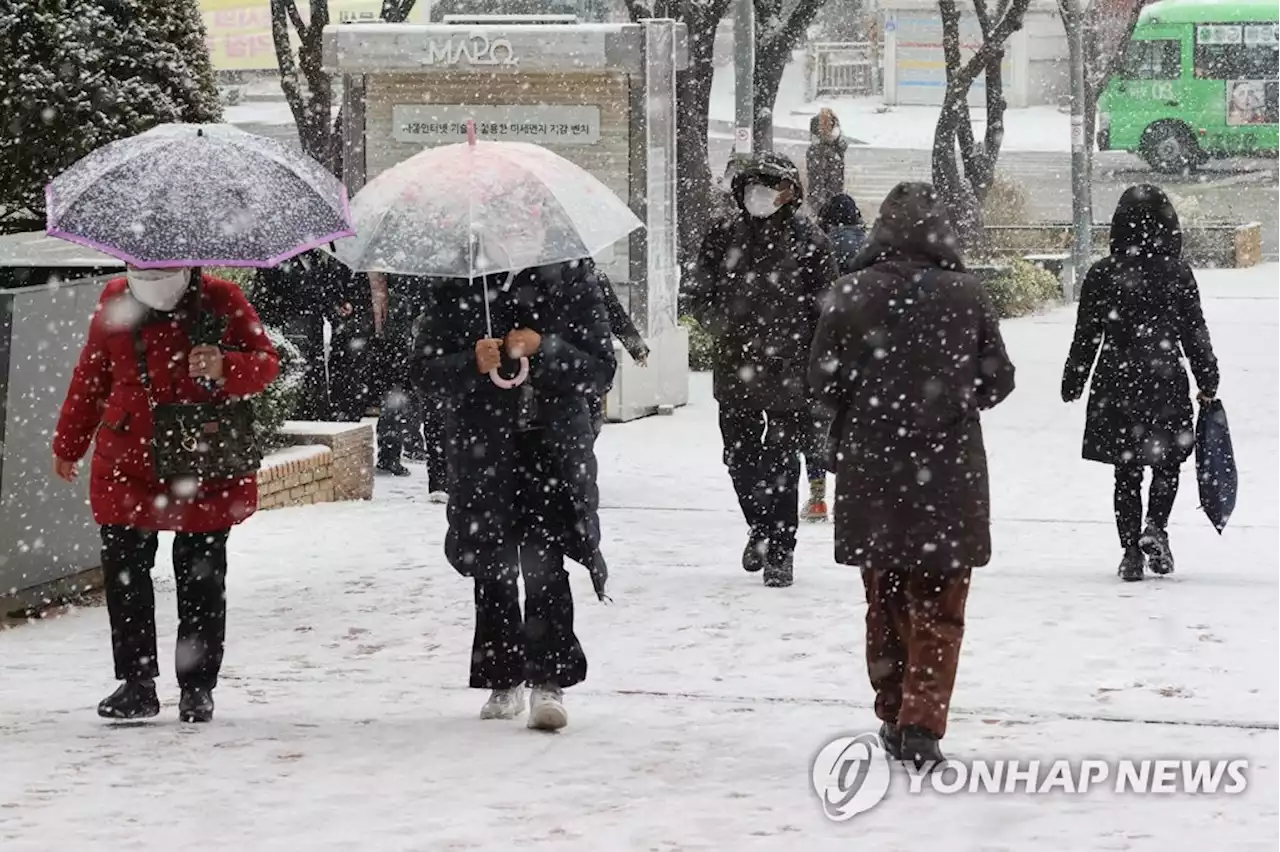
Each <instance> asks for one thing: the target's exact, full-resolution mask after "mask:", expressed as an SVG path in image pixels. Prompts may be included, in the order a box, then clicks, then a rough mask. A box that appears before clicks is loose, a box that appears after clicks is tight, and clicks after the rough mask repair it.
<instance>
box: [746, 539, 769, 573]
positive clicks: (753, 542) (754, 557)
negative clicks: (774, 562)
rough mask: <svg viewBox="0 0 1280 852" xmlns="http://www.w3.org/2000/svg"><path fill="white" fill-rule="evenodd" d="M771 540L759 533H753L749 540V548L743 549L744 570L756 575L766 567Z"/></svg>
mask: <svg viewBox="0 0 1280 852" xmlns="http://www.w3.org/2000/svg"><path fill="white" fill-rule="evenodd" d="M768 555H769V539H767V538H765V537H764V536H762V535H760V534H759V533H754V532H753V533H752V534H751V538H749V539H747V546H746V547H744V548H743V549H742V570H743V571H746V572H747V573H749V574H754V573H756V572H757V571H759V570H760V569H761V568H763V567H764V565H765V563H766V562H767V561H768Z"/></svg>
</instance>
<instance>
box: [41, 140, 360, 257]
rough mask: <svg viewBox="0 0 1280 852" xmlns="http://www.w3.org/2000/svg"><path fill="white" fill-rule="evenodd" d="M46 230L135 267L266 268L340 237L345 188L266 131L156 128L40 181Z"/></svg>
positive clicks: (347, 224) (345, 231)
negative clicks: (258, 133)
mask: <svg viewBox="0 0 1280 852" xmlns="http://www.w3.org/2000/svg"><path fill="white" fill-rule="evenodd" d="M45 201H46V207H47V225H46V230H47V231H48V233H49V235H50V236H54V237H59V238H61V239H64V240H67V241H69V242H73V243H79V244H80V245H84V246H88V247H89V248H93V249H97V250H98V251H102V252H105V253H106V254H109V255H112V256H113V257H118V258H120V259H121V260H123V261H125V262H127V263H131V264H133V265H135V266H138V267H141V268H144V269H145V268H154V267H163V266H175V265H180V266H202V265H208V266H275V265H276V264H278V263H280V262H281V261H284V260H287V259H288V258H290V257H293V256H294V255H296V254H300V253H302V252H304V251H308V250H310V249H313V248H316V247H318V246H321V245H324V244H325V243H329V242H332V241H334V240H336V239H339V238H341V237H346V236H350V235H351V234H352V233H353V231H352V230H351V219H350V212H349V210H348V205H347V194H346V189H345V188H344V187H343V186H342V183H341V182H340V181H339V180H338V179H337V178H335V177H334V176H333V175H331V174H329V172H328V171H326V170H325V168H324V167H323V166H321V165H320V164H319V163H317V162H316V161H315V160H313V159H311V158H310V157H308V156H306V155H305V154H303V153H301V152H299V151H294V150H292V149H290V148H288V147H286V146H285V145H283V144H281V143H279V142H276V141H275V140H273V139H267V138H265V137H262V136H256V135H254V134H252V133H245V132H244V131H242V130H238V129H236V128H234V127H231V126H230V125H225V124H205V125H196V124H163V125H160V126H158V127H155V128H152V129H151V130H148V131H147V132H145V133H141V134H139V135H137V136H133V137H131V138H129V139H121V140H119V141H117V142H112V143H111V144H109V145H105V146H103V147H102V148H99V149H98V150H96V151H94V152H93V153H91V154H89V155H88V156H86V157H84V158H83V159H81V160H79V161H78V162H76V163H75V164H74V165H72V166H71V167H70V168H69V169H67V170H66V171H65V172H63V173H62V174H61V175H59V176H58V177H56V178H54V179H53V181H52V182H51V183H50V184H49V185H48V187H46V188H45Z"/></svg>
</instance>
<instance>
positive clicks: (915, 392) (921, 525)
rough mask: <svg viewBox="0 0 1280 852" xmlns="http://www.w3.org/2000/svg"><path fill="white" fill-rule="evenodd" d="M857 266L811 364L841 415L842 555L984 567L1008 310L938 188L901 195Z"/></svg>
mask: <svg viewBox="0 0 1280 852" xmlns="http://www.w3.org/2000/svg"><path fill="white" fill-rule="evenodd" d="M854 266H855V271H854V273H853V274H852V275H847V276H845V277H844V278H841V279H840V280H839V281H838V282H837V284H836V286H835V288H834V289H835V294H834V298H833V300H832V304H831V306H830V307H829V308H828V309H827V310H825V311H824V312H823V315H822V321H821V323H820V324H819V325H818V334H817V337H816V339H815V340H814V342H813V359H812V362H811V364H810V369H809V377H810V381H811V382H812V384H813V389H814V391H815V392H816V393H817V394H818V395H819V398H820V399H822V400H823V401H824V402H825V403H826V404H827V405H828V406H829V407H830V408H831V409H832V410H834V411H835V412H836V420H835V426H834V427H833V430H832V437H833V443H834V444H835V447H834V449H835V451H836V459H837V461H836V464H835V465H834V469H835V471H836V509H835V524H836V526H835V556H836V561H838V562H841V563H843V564H846V565H858V566H860V567H863V568H870V569H876V570H881V569H904V568H905V569H912V568H927V569H929V570H938V571H948V570H952V569H958V568H974V567H978V566H981V565H985V564H987V562H988V561H989V560H990V558H991V531H990V509H989V504H990V500H989V497H988V486H987V456H986V449H985V447H984V445H983V440H982V426H981V423H980V422H979V412H980V411H983V410H985V409H989V408H992V407H994V406H995V405H997V404H999V403H1000V402H1001V401H1002V400H1003V399H1004V398H1005V397H1006V396H1008V395H1009V393H1010V392H1011V391H1012V390H1013V376H1014V370H1013V364H1012V363H1010V361H1009V357H1008V355H1007V354H1006V352H1005V348H1004V342H1003V340H1002V339H1001V337H1000V327H999V323H998V321H997V319H996V312H995V308H994V307H993V305H992V303H991V299H990V298H989V297H988V295H987V293H986V291H985V290H984V289H983V286H982V284H981V283H980V282H979V281H978V280H977V279H976V278H974V277H973V276H971V275H969V274H967V273H966V272H965V271H964V267H963V265H962V263H961V260H960V253H959V249H958V247H957V242H956V238H955V234H954V231H953V230H952V227H951V224H950V222H949V221H948V220H947V215H946V210H945V208H943V206H942V205H941V202H940V201H939V200H938V198H937V196H936V194H935V192H934V189H933V187H932V186H930V185H929V184H926V183H901V184H899V185H898V186H897V187H895V188H894V189H893V191H892V192H890V193H889V195H888V197H886V198H885V200H884V203H883V204H882V205H881V207H880V218H879V220H877V222H876V224H875V226H874V228H873V229H872V232H871V236H870V240H869V242H868V243H867V246H866V247H865V248H864V249H863V251H862V253H861V254H860V255H859V257H858V259H857V261H856V262H855V264H854ZM899 312H901V313H899ZM895 315H896V319H895ZM868 347H870V348H868ZM864 352H866V353H869V357H868V358H867V361H866V369H865V370H864V371H863V374H862V375H859V365H860V362H861V361H862V358H863V353H864Z"/></svg>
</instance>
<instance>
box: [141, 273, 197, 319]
mask: <svg viewBox="0 0 1280 852" xmlns="http://www.w3.org/2000/svg"><path fill="white" fill-rule="evenodd" d="M128 277H129V292H130V293H132V294H133V297H134V298H135V299H137V300H138V301H139V302H141V303H142V304H144V305H146V306H147V307H148V308H152V309H154V310H157V311H171V310H173V309H174V308H176V307H178V303H179V302H181V301H182V296H183V294H185V293H186V292H187V284H188V283H189V282H190V281H191V270H190V269H186V268H184V269H130V270H129V272H128Z"/></svg>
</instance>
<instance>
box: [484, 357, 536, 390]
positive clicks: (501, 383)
mask: <svg viewBox="0 0 1280 852" xmlns="http://www.w3.org/2000/svg"><path fill="white" fill-rule="evenodd" d="M489 378H490V379H491V380H492V381H493V383H494V384H495V385H497V386H498V387H500V388H502V389H503V390H511V389H512V388H518V387H520V386H521V385H522V384H524V382H525V379H527V378H529V359H528V358H521V359H520V372H518V373H516V375H515V377H514V378H511V379H504V378H502V376H500V375H498V370H497V368H496V367H495V368H494V369H492V370H490V371H489Z"/></svg>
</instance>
